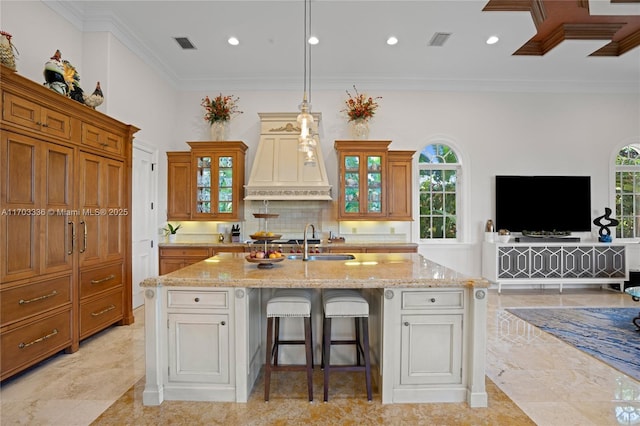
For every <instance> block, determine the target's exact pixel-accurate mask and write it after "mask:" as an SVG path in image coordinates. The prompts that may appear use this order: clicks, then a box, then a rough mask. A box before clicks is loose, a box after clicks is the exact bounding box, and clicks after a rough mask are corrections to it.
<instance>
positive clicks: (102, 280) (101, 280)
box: [91, 274, 116, 284]
mask: <svg viewBox="0 0 640 426" xmlns="http://www.w3.org/2000/svg"><path fill="white" fill-rule="evenodd" d="M115 277H116V276H115V275H114V274H111V275H109V276H108V277H104V278H102V279H99V280H91V284H102V283H104V282H107V281H110V280H112V279H114V278H115Z"/></svg>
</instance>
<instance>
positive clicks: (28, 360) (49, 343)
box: [0, 310, 71, 379]
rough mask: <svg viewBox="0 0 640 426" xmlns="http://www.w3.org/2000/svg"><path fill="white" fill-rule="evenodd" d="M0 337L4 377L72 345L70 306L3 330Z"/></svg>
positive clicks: (0, 363)
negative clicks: (40, 318) (66, 309)
mask: <svg viewBox="0 0 640 426" xmlns="http://www.w3.org/2000/svg"><path fill="white" fill-rule="evenodd" d="M0 341H1V343H0V347H1V348H2V360H1V361H0V366H1V367H2V368H1V369H2V376H1V377H0V379H4V378H5V377H9V376H11V375H12V374H15V373H16V372H18V371H20V370H21V369H24V368H26V367H28V366H30V365H32V364H35V363H36V362H38V361H40V360H42V359H44V358H46V357H48V356H51V355H53V354H55V353H56V352H58V351H60V350H62V349H64V348H66V347H69V346H71V310H68V311H64V312H61V313H59V314H56V315H53V316H51V317H48V318H44V319H42V320H40V321H37V322H32V323H29V324H27V325H25V326H22V327H18V328H15V329H13V330H11V331H8V332H6V333H2V335H1V336H0Z"/></svg>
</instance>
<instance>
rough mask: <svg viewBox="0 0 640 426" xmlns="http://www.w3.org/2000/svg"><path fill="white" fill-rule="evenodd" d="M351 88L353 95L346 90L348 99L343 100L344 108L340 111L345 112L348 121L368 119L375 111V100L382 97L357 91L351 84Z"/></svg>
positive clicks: (376, 104)
mask: <svg viewBox="0 0 640 426" xmlns="http://www.w3.org/2000/svg"><path fill="white" fill-rule="evenodd" d="M353 90H354V91H355V96H353V95H351V93H349V91H348V90H347V95H349V99H347V100H346V101H345V105H346V108H345V109H343V110H342V111H343V112H346V113H347V116H349V121H355V120H369V119H370V118H371V117H373V115H374V114H375V113H376V109H378V102H377V100H378V99H382V97H380V96H378V97H375V98H372V97H371V96H367V95H365V94H364V93H358V89H356V86H355V85H354V86H353Z"/></svg>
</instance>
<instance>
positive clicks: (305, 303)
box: [264, 289, 313, 401]
mask: <svg viewBox="0 0 640 426" xmlns="http://www.w3.org/2000/svg"><path fill="white" fill-rule="evenodd" d="M311 295H312V292H311V290H308V289H281V290H276V291H275V293H274V295H273V297H272V298H271V299H269V301H268V302H267V348H266V353H267V362H266V364H265V376H264V400H265V401H269V386H270V382H271V372H272V371H306V372H307V387H308V390H309V401H313V350H312V342H313V338H312V334H311ZM283 317H286V318H292V317H295V318H304V340H281V339H280V318H283ZM274 319H275V337H274ZM280 345H305V353H306V364H304V365H278V347H279V346H280Z"/></svg>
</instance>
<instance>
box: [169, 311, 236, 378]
mask: <svg viewBox="0 0 640 426" xmlns="http://www.w3.org/2000/svg"><path fill="white" fill-rule="evenodd" d="M229 351H230V345H229V316H228V315H225V314H179V313H176V314H169V382H190V383H215V384H227V383H230V377H231V374H230V365H229Z"/></svg>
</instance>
